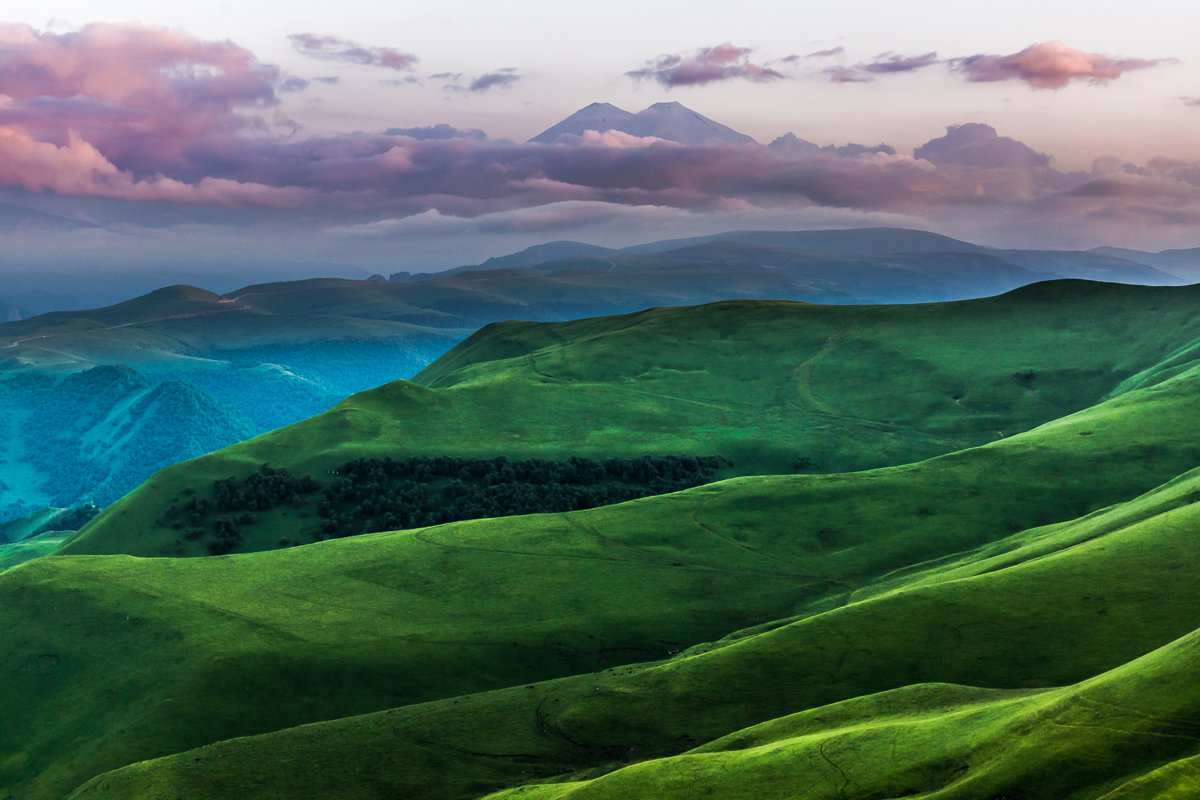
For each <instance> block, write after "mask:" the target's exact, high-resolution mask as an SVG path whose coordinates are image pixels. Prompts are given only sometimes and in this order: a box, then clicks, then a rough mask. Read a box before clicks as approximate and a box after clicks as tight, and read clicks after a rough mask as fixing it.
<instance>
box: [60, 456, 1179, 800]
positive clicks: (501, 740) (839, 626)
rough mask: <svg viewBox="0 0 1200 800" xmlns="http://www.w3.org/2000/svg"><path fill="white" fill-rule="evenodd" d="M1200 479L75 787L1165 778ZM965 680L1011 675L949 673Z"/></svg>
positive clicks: (354, 793) (989, 788)
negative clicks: (532, 671) (742, 619)
mask: <svg viewBox="0 0 1200 800" xmlns="http://www.w3.org/2000/svg"><path fill="white" fill-rule="evenodd" d="M1198 490H1200V474H1198V473H1191V474H1189V475H1185V476H1182V477H1181V478H1179V479H1177V480H1175V481H1172V482H1170V483H1169V484H1167V485H1165V486H1163V487H1161V488H1160V489H1158V490H1155V491H1154V492H1151V493H1149V494H1147V495H1146V496H1143V497H1140V498H1138V499H1136V500H1134V501H1131V502H1129V503H1126V504H1123V505H1120V506H1116V507H1114V508H1112V509H1109V510H1107V511H1105V512H1100V513H1096V514H1094V515H1090V516H1088V517H1086V518H1083V519H1080V520H1076V521H1073V522H1070V523H1066V524H1062V525H1058V526H1054V527H1051V528H1047V529H1040V530H1032V531H1027V532H1022V533H1020V534H1017V535H1015V536H1013V537H1009V538H1008V539H1007V540H1005V541H1002V542H997V543H994V544H993V545H990V546H988V547H985V548H982V549H979V550H976V551H974V552H970V553H962V554H959V555H958V556H957V557H956V559H955V563H954V564H953V565H947V566H945V567H943V568H942V569H940V570H936V571H934V570H926V571H923V572H919V573H918V574H914V575H912V576H910V577H909V578H908V579H907V581H906V582H903V581H902V582H899V583H895V582H894V585H893V586H892V587H891V588H890V590H889V591H886V592H883V593H877V594H874V595H873V596H870V597H865V598H864V599H861V600H856V601H853V602H850V603H849V604H847V605H845V606H841V607H839V608H836V609H831V610H828V611H825V612H823V613H815V614H812V615H808V616H804V617H803V618H799V619H796V620H795V621H793V622H791V623H788V624H782V625H778V624H777V625H772V626H767V627H766V628H764V629H762V630H759V631H754V630H748V631H743V632H741V633H739V634H737V635H735V636H733V637H730V638H729V639H728V640H726V641H723V642H718V643H715V644H714V645H707V646H702V647H697V648H694V649H692V650H690V651H688V652H686V653H684V654H681V655H680V656H678V657H676V658H674V659H671V660H668V661H665V662H660V663H657V664H643V665H635V666H627V667H620V668H617V669H610V670H606V671H603V672H597V673H594V674H591V675H581V676H575V677H567V678H562V679H558V680H554V681H549V682H545V683H539V684H532V685H528V686H520V685H518V686H514V687H513V688H510V689H504V690H500V691H494V692H488V693H484V694H479V695H473V696H466V697H457V698H453V699H447V700H441V701H437V702H431V703H426V704H423V705H418V706H410V707H407V708H397V709H392V710H387V711H380V712H376V713H373V714H367V715H363V716H357V717H351V718H346V719H340V720H333V721H330V722H325V723H319V724H315V725H306V726H301V727H297V728H291V729H287V730H281V731H277V732H274V733H269V734H265V735H260V736H252V737H247V738H241V739H235V740H231V741H226V742H220V743H215V744H212V745H209V746H206V747H201V748H199V749H197V750H193V751H189V752H185V753H181V754H179V755H176V756H171V757H166V758H162V759H158V760H154V761H149V762H144V763H140V764H135V765H132V766H129V767H126V768H124V769H121V770H118V771H116V772H113V773H111V774H108V775H104V776H100V777H98V778H96V779H95V780H93V781H92V782H90V783H89V784H88V785H87V786H85V787H83V788H81V789H80V790H79V791H77V792H76V793H75V794H73V795H72V798H73V800H92V798H106V800H123V799H124V798H130V799H132V798H139V800H158V799H159V798H175V797H199V796H203V797H206V798H230V799H231V800H232V798H247V799H248V800H255V799H257V798H297V800H298V799H299V798H307V797H338V798H341V799H342V800H367V799H368V798H386V797H401V796H402V797H422V798H447V799H449V798H475V797H479V796H480V795H482V794H486V793H487V792H489V791H492V790H494V789H498V788H501V787H504V786H513V785H516V784H521V783H526V782H528V781H531V780H533V781H541V780H547V779H551V778H554V779H555V781H556V782H555V783H554V784H553V785H548V786H545V787H541V788H537V787H533V788H525V789H519V790H515V791H513V792H511V794H502V795H501V796H502V797H505V798H507V797H509V796H511V797H529V798H536V799H537V800H545V799H548V798H558V797H580V798H584V797H587V798H627V797H656V798H658V797H663V798H673V797H680V798H685V797H700V796H707V795H708V794H711V795H712V796H717V797H731V798H738V797H747V798H750V797H755V798H774V797H779V798H785V797H786V798H795V797H811V798H822V797H832V796H838V797H846V798H878V797H897V796H920V797H927V796H928V797H930V798H932V797H938V798H961V800H969V799H970V798H980V797H1003V796H1010V797H1020V798H1024V799H1030V798H1038V799H1039V800H1042V799H1044V800H1064V798H1095V797H1097V796H1099V795H1100V794H1103V793H1104V792H1106V791H1110V790H1112V791H1113V792H1114V794H1113V795H1112V797H1113V799H1114V800H1115V798H1140V797H1149V796H1155V795H1152V794H1146V793H1145V792H1146V791H1148V790H1147V789H1145V787H1146V786H1152V787H1159V788H1161V787H1162V786H1163V785H1169V784H1170V783H1171V782H1174V783H1175V784H1178V785H1186V782H1187V781H1189V780H1192V776H1194V772H1189V771H1188V768H1187V762H1186V761H1183V760H1184V759H1187V758H1189V757H1191V756H1193V755H1194V754H1195V753H1196V752H1197V749H1198V748H1200V693H1198V691H1197V688H1196V683H1195V679H1194V676H1195V671H1196V669H1197V667H1198V665H1200V632H1197V633H1192V631H1194V629H1195V628H1196V626H1197V625H1198V624H1200V611H1198V610H1197V603H1196V600H1197V590H1196V588H1195V586H1194V582H1193V581H1192V580H1191V576H1192V575H1194V574H1195V572H1194V571H1195V569H1196V568H1197V566H1200V554H1197V552H1196V550H1195V548H1194V547H1193V545H1192V540H1193V536H1194V530H1195V528H1196V526H1197V524H1200V504H1196V503H1194V502H1193V501H1194V499H1195V498H1196V496H1197V491H1198ZM1179 637H1183V638H1181V639H1179V641H1177V642H1175V643H1174V644H1170V645H1168V643H1169V642H1172V640H1175V639H1177V638H1179ZM1160 647H1161V648H1162V649H1160V650H1158V651H1156V652H1154V653H1152V654H1151V655H1149V656H1146V657H1144V658H1140V659H1139V657H1140V656H1142V654H1143V653H1147V652H1149V651H1151V650H1154V649H1155V648H1160ZM1135 659H1137V660H1135ZM1127 662H1131V663H1127ZM1106 670H1107V671H1109V672H1107V673H1106V674H1100V673H1105V671H1106ZM1095 675H1098V676H1099V677H1096V678H1091V679H1090V676H1095ZM1081 681H1082V682H1081ZM1077 682H1081V683H1078V685H1073V686H1072V685H1069V684H1073V683H1077ZM967 683H969V684H974V685H980V686H986V687H992V688H991V689H988V690H984V689H969V688H966V687H963V686H951V685H946V684H967ZM1056 684H1068V686H1067V687H1066V688H1063V689H1049V690H1046V689H1039V688H1034V687H1045V686H1054V685H1056ZM996 689H1003V690H1004V691H996ZM880 692H883V694H879V693H880ZM697 745H700V746H699V747H697ZM675 754H680V755H677V756H676V755H675ZM664 757H665V758H666V760H663V761H653V760H652V761H646V759H655V758H664ZM627 765H631V766H627ZM351 776H352V777H351ZM601 776H602V777H601ZM564 778H565V779H567V780H568V782H567V783H558V782H557V781H558V780H562V779H564ZM1118 787H1124V788H1118ZM1139 787H1140V788H1139ZM1138 791H1141V792H1142V794H1137V792H1138ZM1162 796H1164V797H1168V796H1172V795H1169V794H1165V793H1164V794H1163V795H1162ZM1175 796H1178V797H1184V796H1187V795H1186V794H1178V795H1175Z"/></svg>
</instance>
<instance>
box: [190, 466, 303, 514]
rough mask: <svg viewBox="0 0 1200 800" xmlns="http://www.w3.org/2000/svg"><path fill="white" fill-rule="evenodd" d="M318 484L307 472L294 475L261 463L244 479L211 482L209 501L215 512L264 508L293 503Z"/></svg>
mask: <svg viewBox="0 0 1200 800" xmlns="http://www.w3.org/2000/svg"><path fill="white" fill-rule="evenodd" d="M319 488H320V486H319V485H318V484H317V482H316V481H315V480H313V479H312V478H311V477H309V476H308V475H305V476H304V477H303V478H296V477H294V476H293V475H292V474H291V473H289V472H288V471H287V470H286V469H272V468H271V465H270V464H263V465H262V466H261V467H259V469H258V472H255V473H253V474H251V475H248V476H247V477H245V478H225V479H224V480H219V481H215V482H214V483H213V504H214V505H215V506H216V507H217V509H218V510H219V511H264V510H266V509H268V508H274V507H275V506H278V505H283V504H284V503H287V504H289V505H295V504H297V503H298V502H299V501H300V495H303V494H311V493H313V492H315V491H316V490H317V489H319Z"/></svg>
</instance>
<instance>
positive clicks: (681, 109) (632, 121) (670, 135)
mask: <svg viewBox="0 0 1200 800" xmlns="http://www.w3.org/2000/svg"><path fill="white" fill-rule="evenodd" d="M585 131H597V132H599V133H603V132H605V131H620V132H621V133H628V134H630V135H631V136H642V137H647V136H654V137H657V138H659V139H668V140H670V141H672V142H679V143H680V144H689V145H703V144H711V143H714V142H719V143H724V144H735V145H740V144H758V142H756V141H755V140H754V139H752V138H751V137H749V136H747V135H746V134H744V133H738V132H737V131H735V130H734V129H733V128H729V127H727V126H725V125H722V124H721V123H719V122H716V121H714V120H711V119H709V118H708V117H706V116H704V115H703V114H698V113H696V112H695V111H692V110H691V109H690V108H687V107H686V106H684V105H682V104H680V103H655V104H654V105H652V106H650V107H649V108H646V109H643V110H642V111H639V112H638V113H636V114H631V113H629V112H628V111H625V110H624V109H620V108H617V107H616V106H614V105H612V104H610V103H592V104H591V105H590V106H587V107H586V108H581V109H580V110H578V111H576V112H575V113H574V114H572V115H571V116H569V117H567V118H566V119H564V120H563V121H562V122H560V123H558V124H557V125H553V126H551V127H549V128H547V129H546V130H544V131H542V132H541V133H539V134H538V135H537V136H535V137H533V138H532V139H530V140H529V141H530V142H531V143H536V144H554V143H555V142H557V141H558V140H559V137H561V136H582V135H583V134H584V132H585Z"/></svg>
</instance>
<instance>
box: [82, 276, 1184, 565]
mask: <svg viewBox="0 0 1200 800" xmlns="http://www.w3.org/2000/svg"><path fill="white" fill-rule="evenodd" d="M1198 292H1200V289H1197V288H1193V287H1184V288H1148V287H1127V286H1117V285H1111V284H1088V283H1081V282H1060V283H1050V284H1039V285H1035V286H1032V287H1027V288H1025V289H1021V290H1018V291H1016V292H1013V293H1010V294H1008V295H1004V296H1001V297H997V298H991V299H986V300H974V301H963V302H959V303H949V304H935V305H915V306H842V307H830V306H809V305H803V304H794V303H781V302H760V301H739V302H729V303H720V304H714V305H710V306H701V307H692V308H664V309H652V310H650V311H646V312H639V313H637V314H632V315H625V316H618V317H605V318H598V319H589V320H581V321H578V322H566V323H552V324H532V323H502V324H497V325H492V326H489V327H488V328H486V329H484V330H483V331H480V332H479V333H477V334H475V335H474V336H472V337H470V338H469V339H467V340H466V341H465V342H463V343H462V344H461V345H459V346H458V347H456V348H455V349H454V350H452V351H451V352H450V353H448V354H447V355H446V356H444V357H443V358H441V359H439V360H438V361H437V362H436V363H435V364H433V365H431V366H430V367H429V368H427V369H426V370H425V371H423V372H422V373H420V374H419V375H418V376H417V377H416V379H415V382H411V383H410V382H397V383H393V384H390V385H388V386H384V387H381V388H380V389H377V390H373V391H369V392H365V393H362V394H359V395H356V396H355V397H352V398H350V399H349V400H347V401H345V402H343V403H341V404H339V405H338V406H337V407H336V408H334V409H332V410H331V411H329V412H328V413H326V414H323V415H321V416H318V417H315V418H313V419H310V420H306V421H304V422H302V423H299V424H296V425H293V426H290V427H287V428H284V429H281V430H279V431H275V432H272V433H270V434H267V435H264V436H260V437H258V438H256V439H254V440H251V441H249V442H246V443H244V444H242V445H238V446H236V447H233V448H230V449H227V450H223V451H221V452H219V453H215V454H213V455H211V456H208V457H206V458H202V459H199V460H196V461H192V462H188V463H186V464H182V465H179V466H176V467H172V468H169V469H167V470H164V471H163V472H161V473H159V474H158V475H157V476H155V478H154V479H153V480H151V481H149V482H147V483H146V484H144V485H143V486H141V487H139V488H138V489H137V490H136V491H135V492H133V493H132V494H130V495H129V496H127V497H126V498H124V499H122V500H121V501H120V502H119V503H117V504H115V505H113V506H112V507H110V508H109V509H108V510H107V511H106V512H105V513H104V514H103V515H101V516H100V517H99V518H98V519H97V520H95V521H94V522H93V523H92V525H91V526H89V527H88V528H87V529H86V530H85V531H84V532H83V534H82V535H81V536H80V537H79V538H78V539H76V540H75V541H73V542H71V543H70V544H69V545H68V546H67V548H66V549H65V550H64V552H68V553H119V552H124V553H130V554H134V555H147V556H151V555H178V554H190V555H202V554H205V553H207V552H210V550H209V545H210V544H211V543H212V541H213V538H214V537H215V536H216V535H217V534H218V532H219V531H220V530H223V529H224V528H225V526H228V525H236V526H237V527H238V531H239V535H240V537H241V538H240V541H239V543H238V545H237V549H238V550H241V551H245V550H259V549H266V548H271V547H277V546H279V543H280V541H281V539H286V540H287V542H288V543H289V544H294V543H304V542H308V541H313V540H314V539H316V538H322V535H323V534H322V533H321V531H322V526H323V519H322V517H321V516H320V507H321V505H322V503H323V502H324V498H325V497H326V495H325V494H324V492H325V490H326V489H327V488H328V487H330V486H331V485H332V483H333V482H335V481H336V480H337V478H336V476H332V475H331V474H330V473H331V471H334V470H337V469H338V468H339V467H340V466H341V465H344V464H346V463H347V462H349V461H351V460H353V459H358V458H378V457H382V456H390V457H396V458H400V457H403V458H408V457H412V456H428V457H466V458H496V457H501V456H503V457H506V458H509V459H525V458H544V459H565V458H567V457H571V456H578V457H586V458H593V459H607V458H613V457H637V456H640V455H642V454H646V453H649V454H657V455H670V454H680V455H692V456H718V457H722V458H725V459H727V460H728V461H729V462H731V463H732V466H731V467H727V468H726V469H725V471H724V472H722V473H719V474H718V477H722V476H728V475H738V474H741V475H746V474H763V473H791V472H797V471H802V472H827V473H836V472H846V471H853V470H861V469H869V468H875V467H880V466H884V465H894V464H900V463H905V462H913V461H918V460H920V459H924V458H929V457H932V456H935V455H939V454H943V453H948V452H953V451H955V450H958V449H961V448H964V447H970V446H975V445H979V444H983V443H986V442H989V441H995V440H997V439H998V438H1000V437H1006V436H1011V435H1013V434H1015V433H1017V432H1020V431H1023V430H1028V429H1030V428H1033V427H1034V426H1036V425H1039V424H1042V423H1045V422H1048V421H1051V420H1054V419H1057V418H1059V417H1061V416H1063V415H1065V414H1069V413H1071V412H1074V411H1077V410H1079V409H1082V408H1085V407H1088V406H1091V405H1093V404H1096V403H1099V402H1101V401H1104V400H1105V399H1106V398H1109V397H1114V398H1115V397H1119V396H1120V395H1121V394H1122V393H1126V392H1127V391H1128V390H1130V389H1132V388H1134V387H1138V386H1143V385H1153V384H1155V383H1156V382H1158V381H1161V380H1162V379H1163V378H1164V377H1169V376H1170V375H1173V374H1175V373H1176V372H1178V371H1179V370H1181V369H1185V368H1187V367H1188V365H1189V364H1192V363H1193V361H1194V358H1195V355H1194V354H1195V342H1196V341H1198V339H1197V337H1198V336H1200V321H1197V319H1196V317H1195V315H1194V314H1193V313H1192V309H1193V307H1194V304H1195V302H1196V298H1197V297H1200V294H1198ZM951 331H952V332H953V335H951V334H950V333H949V332H951ZM1178 413H1181V414H1184V415H1190V414H1191V412H1190V411H1187V410H1184V409H1182V408H1181V410H1180V411H1179V412H1178ZM1189 419H1190V417H1189ZM1180 421H1181V420H1175V421H1173V422H1172V423H1171V425H1177V424H1178V423H1179V422H1180ZM1138 424H1139V425H1141V424H1142V423H1138ZM1189 424H1190V423H1189ZM1156 425H1157V423H1146V426H1147V430H1152V429H1154V428H1155V426H1156ZM1176 430H1178V428H1176V427H1170V428H1168V429H1167V430H1164V431H1163V432H1162V434H1161V440H1162V441H1163V443H1164V444H1163V446H1164V447H1166V448H1167V449H1174V450H1177V452H1176V455H1174V456H1171V457H1169V458H1166V459H1165V460H1164V461H1163V462H1162V464H1161V465H1160V466H1159V467H1156V468H1154V469H1152V470H1151V472H1150V474H1149V475H1148V476H1147V478H1146V479H1145V480H1144V481H1143V482H1141V483H1139V484H1138V485H1137V488H1136V489H1135V490H1136V491H1140V490H1144V489H1148V488H1149V487H1150V486H1153V485H1154V484H1155V483H1157V482H1159V481H1162V480H1166V479H1167V478H1169V477H1170V476H1171V475H1173V474H1176V473H1178V472H1179V471H1182V470H1184V469H1188V468H1190V467H1191V466H1193V465H1194V464H1195V463H1197V462H1195V461H1192V460H1190V459H1191V458H1192V455H1191V453H1192V450H1191V449H1190V445H1187V444H1186V443H1184V442H1179V441H1173V440H1174V439H1175V433H1174V431H1176ZM1139 439H1140V437H1131V438H1129V439H1127V440H1125V441H1124V442H1117V443H1113V442H1110V441H1108V440H1105V443H1104V444H1103V445H1096V447H1097V448H1099V447H1103V448H1110V447H1111V448H1114V449H1113V450H1109V449H1105V450H1103V452H1105V453H1111V452H1116V451H1122V452H1125V451H1126V450H1127V449H1128V448H1133V452H1134V453H1136V455H1132V456H1131V457H1132V458H1133V460H1134V461H1135V462H1138V463H1141V462H1143V461H1145V460H1146V459H1147V456H1145V455H1140V454H1141V453H1142V452H1143V451H1142V450H1138V449H1137V448H1138V447H1140V446H1141V445H1137V444H1135V442H1137V441H1139ZM1092 441H1095V442H1099V441H1101V440H1099V439H1098V440H1092ZM1087 457H1089V458H1091V457H1096V456H1095V453H1090V454H1089V455H1088V456H1087ZM1105 458H1108V457H1107V456H1106V457H1105ZM263 464H270V465H271V466H272V468H275V469H286V470H288V471H289V472H290V473H291V474H292V475H294V476H296V477H301V476H310V477H312V478H313V480H314V481H315V482H316V484H317V486H318V487H319V490H318V491H315V492H313V493H311V494H309V495H305V496H302V497H298V498H297V499H296V500H295V501H293V502H291V503H287V504H283V505H279V506H276V507H272V508H270V509H266V510H263V511H262V513H256V514H253V515H251V516H252V517H253V519H247V518H246V517H245V516H244V515H242V514H232V513H230V514H223V513H221V512H220V509H216V508H214V507H213V505H212V502H213V500H214V495H213V485H214V482H215V481H218V480H223V479H226V478H229V477H231V476H234V477H239V478H242V477H245V476H248V475H250V474H252V473H254V472H256V471H257V470H259V468H260V467H261V465H263ZM1099 480H1101V481H1103V480H1104V479H1103V478H1101V479H1099ZM1115 499H1119V498H1114V500H1115ZM201 501H203V503H204V504H207V505H208V511H207V512H205V513H202V514H199V515H194V514H193V511H191V510H188V509H194V506H195V504H196V503H197V502H201ZM1084 505H1086V502H1085V503H1084ZM1026 524H1029V523H1028V522H1026ZM189 531H191V534H190V535H191V538H189V537H188V536H185V534H188V533H189Z"/></svg>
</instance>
